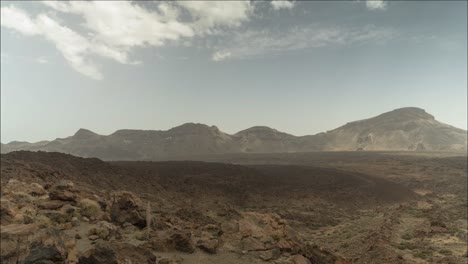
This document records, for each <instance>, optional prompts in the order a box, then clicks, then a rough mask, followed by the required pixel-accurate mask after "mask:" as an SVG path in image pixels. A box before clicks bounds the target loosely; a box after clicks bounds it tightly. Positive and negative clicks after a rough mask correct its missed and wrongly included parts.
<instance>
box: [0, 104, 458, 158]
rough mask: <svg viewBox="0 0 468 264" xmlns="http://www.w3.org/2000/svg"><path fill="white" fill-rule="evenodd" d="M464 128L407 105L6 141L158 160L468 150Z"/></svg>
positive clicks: (6, 147) (15, 146) (18, 146)
mask: <svg viewBox="0 0 468 264" xmlns="http://www.w3.org/2000/svg"><path fill="white" fill-rule="evenodd" d="M466 138H467V136H466V131H465V130H463V129H459V128H455V127H453V126H450V125H447V124H444V123H441V122H439V121H437V120H436V119H435V117H434V116H432V115H431V114H429V113H427V112H426V111H425V110H424V109H421V108H417V107H405V108H399V109H395V110H392V111H389V112H385V113H383V114H380V115H377V116H374V117H371V118H367V119H362V120H357V121H353V122H348V123H346V124H345V125H342V126H340V127H338V128H335V129H333V130H329V131H327V132H321V133H318V134H315V135H306V136H294V135H291V134H288V133H285V132H281V131H278V130H276V129H274V128H270V127H267V126H253V127H250V128H247V129H244V130H241V131H239V132H237V133H235V134H228V133H225V132H223V131H221V130H220V129H219V128H218V127H216V126H208V125H206V124H200V123H185V124H182V125H179V126H176V127H173V128H171V129H168V130H133V129H121V130H117V131H115V132H114V133H112V134H109V135H99V134H97V133H95V132H93V131H91V130H88V129H84V128H80V129H79V130H78V131H77V132H76V133H75V134H74V135H73V136H70V137H66V138H57V139H55V140H53V141H50V142H48V141H40V142H36V143H27V142H17V141H14V142H10V143H8V144H2V145H1V149H2V153H7V152H11V151H15V150H32V151H56V152H64V153H67V154H72V155H77V156H83V157H97V158H101V159H104V160H115V159H122V160H158V159H167V158H172V157H178V156H190V155H204V154H223V153H242V152H246V153H269V152H308V151H363V150H368V151H386V150H391V151H392V150H395V151H466V148H467V147H466V145H467V140H466Z"/></svg>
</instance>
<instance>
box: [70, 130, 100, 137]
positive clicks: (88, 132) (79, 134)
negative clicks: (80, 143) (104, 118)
mask: <svg viewBox="0 0 468 264" xmlns="http://www.w3.org/2000/svg"><path fill="white" fill-rule="evenodd" d="M94 136H98V134H96V133H94V132H93V131H91V130H88V129H84V128H80V129H78V131H76V133H75V134H74V135H73V137H75V138H89V137H94Z"/></svg>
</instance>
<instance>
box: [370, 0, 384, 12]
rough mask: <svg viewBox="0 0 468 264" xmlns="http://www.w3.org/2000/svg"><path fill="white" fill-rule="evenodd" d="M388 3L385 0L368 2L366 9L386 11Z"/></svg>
mask: <svg viewBox="0 0 468 264" xmlns="http://www.w3.org/2000/svg"><path fill="white" fill-rule="evenodd" d="M386 6H387V3H386V2H385V1H384V0H367V1H366V7H367V8H368V9H370V10H384V9H385V7H386Z"/></svg>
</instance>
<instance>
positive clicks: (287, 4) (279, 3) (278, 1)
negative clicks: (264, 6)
mask: <svg viewBox="0 0 468 264" xmlns="http://www.w3.org/2000/svg"><path fill="white" fill-rule="evenodd" d="M294 4H295V3H294V2H293V1H287V0H273V1H271V5H272V6H273V9H275V10H279V9H291V8H293V7H294Z"/></svg>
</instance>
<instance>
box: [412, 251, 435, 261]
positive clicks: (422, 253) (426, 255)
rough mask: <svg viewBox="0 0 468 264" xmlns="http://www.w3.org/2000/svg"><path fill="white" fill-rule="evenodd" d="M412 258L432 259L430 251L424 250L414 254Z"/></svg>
mask: <svg viewBox="0 0 468 264" xmlns="http://www.w3.org/2000/svg"><path fill="white" fill-rule="evenodd" d="M414 256H415V257H417V258H421V259H428V258H430V257H432V251H431V250H428V249H424V250H421V251H419V252H417V253H416V254H414Z"/></svg>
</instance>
